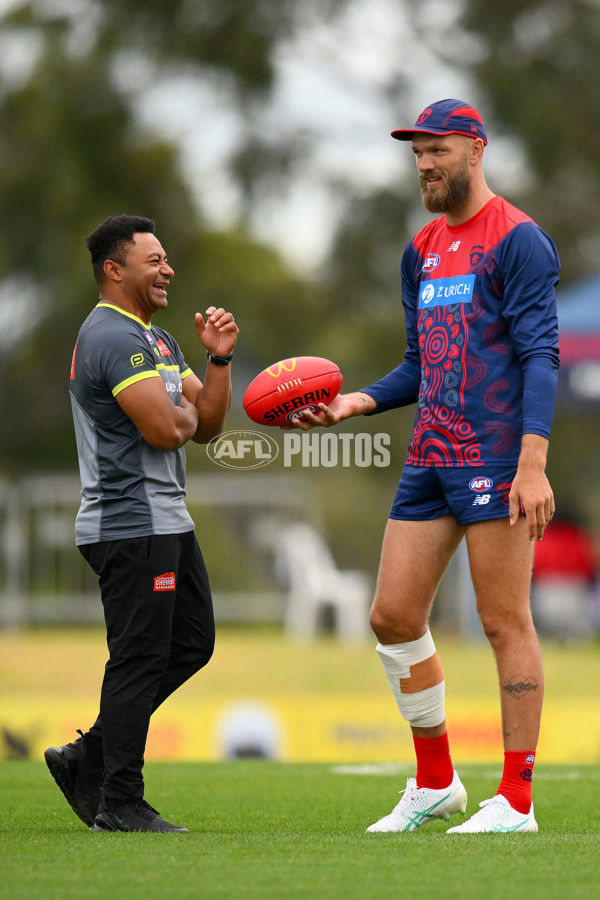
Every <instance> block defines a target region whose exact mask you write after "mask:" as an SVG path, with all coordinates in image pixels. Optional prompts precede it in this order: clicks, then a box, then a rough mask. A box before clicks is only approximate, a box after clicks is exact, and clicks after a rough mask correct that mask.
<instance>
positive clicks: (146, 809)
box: [91, 800, 189, 834]
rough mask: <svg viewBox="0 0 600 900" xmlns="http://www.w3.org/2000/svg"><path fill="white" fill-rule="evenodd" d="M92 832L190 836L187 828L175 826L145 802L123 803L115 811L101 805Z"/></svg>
mask: <svg viewBox="0 0 600 900" xmlns="http://www.w3.org/2000/svg"><path fill="white" fill-rule="evenodd" d="M91 830H92V831H160V832H168V831H178V832H180V833H185V834H189V831H188V829H187V828H183V827H181V826H180V825H173V824H172V822H167V821H165V819H163V818H162V816H161V815H160V814H159V813H158V812H157V811H156V810H155V809H154V808H153V807H152V806H150V804H149V803H146V801H145V800H137V801H136V802H134V803H123V804H122V805H121V806H117V807H116V808H115V809H107V808H106V807H105V806H104V803H102V804H101V805H100V809H99V810H98V815H97V816H96V822H95V824H94V825H93V826H92V828H91Z"/></svg>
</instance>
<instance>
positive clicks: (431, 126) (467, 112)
mask: <svg viewBox="0 0 600 900" xmlns="http://www.w3.org/2000/svg"><path fill="white" fill-rule="evenodd" d="M413 134H464V135H465V136H466V137H472V138H481V140H482V141H483V143H484V144H487V142H488V139H487V134H486V133H485V128H484V127H483V121H482V118H481V116H480V115H479V113H478V112H477V110H476V109H473V107H472V106H469V104H468V103H465V102H464V101H463V100H438V102H437V103H432V104H431V106H428V107H427V109H424V110H423V112H422V113H421V115H420V116H419V118H418V119H417V121H416V122H415V124H414V126H413V128H400V129H398V130H396V131H392V137H393V138H396V140H397V141H411V140H412V137H413Z"/></svg>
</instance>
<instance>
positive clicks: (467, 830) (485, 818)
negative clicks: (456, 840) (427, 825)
mask: <svg viewBox="0 0 600 900" xmlns="http://www.w3.org/2000/svg"><path fill="white" fill-rule="evenodd" d="M479 806H480V807H481V809H480V810H479V812H476V813H475V814H474V815H473V816H471V818H470V819H467V821H466V822H463V823H462V825H455V826H454V828H449V829H448V831H447V832H446V834H481V833H483V832H486V831H490V832H491V831H495V832H497V833H502V834H513V833H514V832H516V831H537V830H538V826H537V822H536V821H535V819H534V817H533V803H532V804H531V809H530V810H529V813H527V814H526V813H520V812H517V810H516V809H513V808H512V806H511V805H510V803H509V802H508V800H507V799H506V797H503V796H502V794H496V796H495V797H492V798H491V799H490V800H484V801H483V803H480V804H479Z"/></svg>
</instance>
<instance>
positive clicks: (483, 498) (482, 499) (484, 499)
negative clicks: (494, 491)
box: [473, 494, 492, 506]
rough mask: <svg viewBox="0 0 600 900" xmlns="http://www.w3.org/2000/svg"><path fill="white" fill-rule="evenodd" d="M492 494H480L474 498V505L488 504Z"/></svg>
mask: <svg viewBox="0 0 600 900" xmlns="http://www.w3.org/2000/svg"><path fill="white" fill-rule="evenodd" d="M491 496H492V495H491V494H478V495H477V496H476V497H475V499H474V500H473V506H486V505H487V504H488V503H489V502H490V499H491Z"/></svg>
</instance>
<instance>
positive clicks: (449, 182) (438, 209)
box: [419, 158, 471, 213]
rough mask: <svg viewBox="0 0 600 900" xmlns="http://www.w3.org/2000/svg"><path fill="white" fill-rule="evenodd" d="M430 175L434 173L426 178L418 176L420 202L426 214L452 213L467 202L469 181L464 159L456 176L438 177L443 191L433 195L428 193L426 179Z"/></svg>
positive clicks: (469, 189) (469, 187)
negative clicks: (441, 182)
mask: <svg viewBox="0 0 600 900" xmlns="http://www.w3.org/2000/svg"><path fill="white" fill-rule="evenodd" d="M432 174H435V173H429V174H428V176H425V175H419V188H420V190H421V201H422V203H423V206H424V207H425V209H426V210H427V211H428V212H431V213H448V212H452V211H453V210H455V209H458V208H459V207H461V206H463V205H464V204H465V203H466V202H467V200H468V199H469V196H470V194H471V179H470V177H469V167H468V164H467V160H466V158H465V159H463V161H462V163H461V166H460V169H459V170H458V172H457V173H456V175H452V176H448V177H447V178H444V176H443V175H441V174H440V175H439V177H440V178H441V179H442V181H443V183H444V186H445V190H443V191H436V192H435V193H434V192H433V191H430V189H429V184H428V181H427V178H428V177H429V178H430V177H431V175H432ZM438 174H439V173H438Z"/></svg>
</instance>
